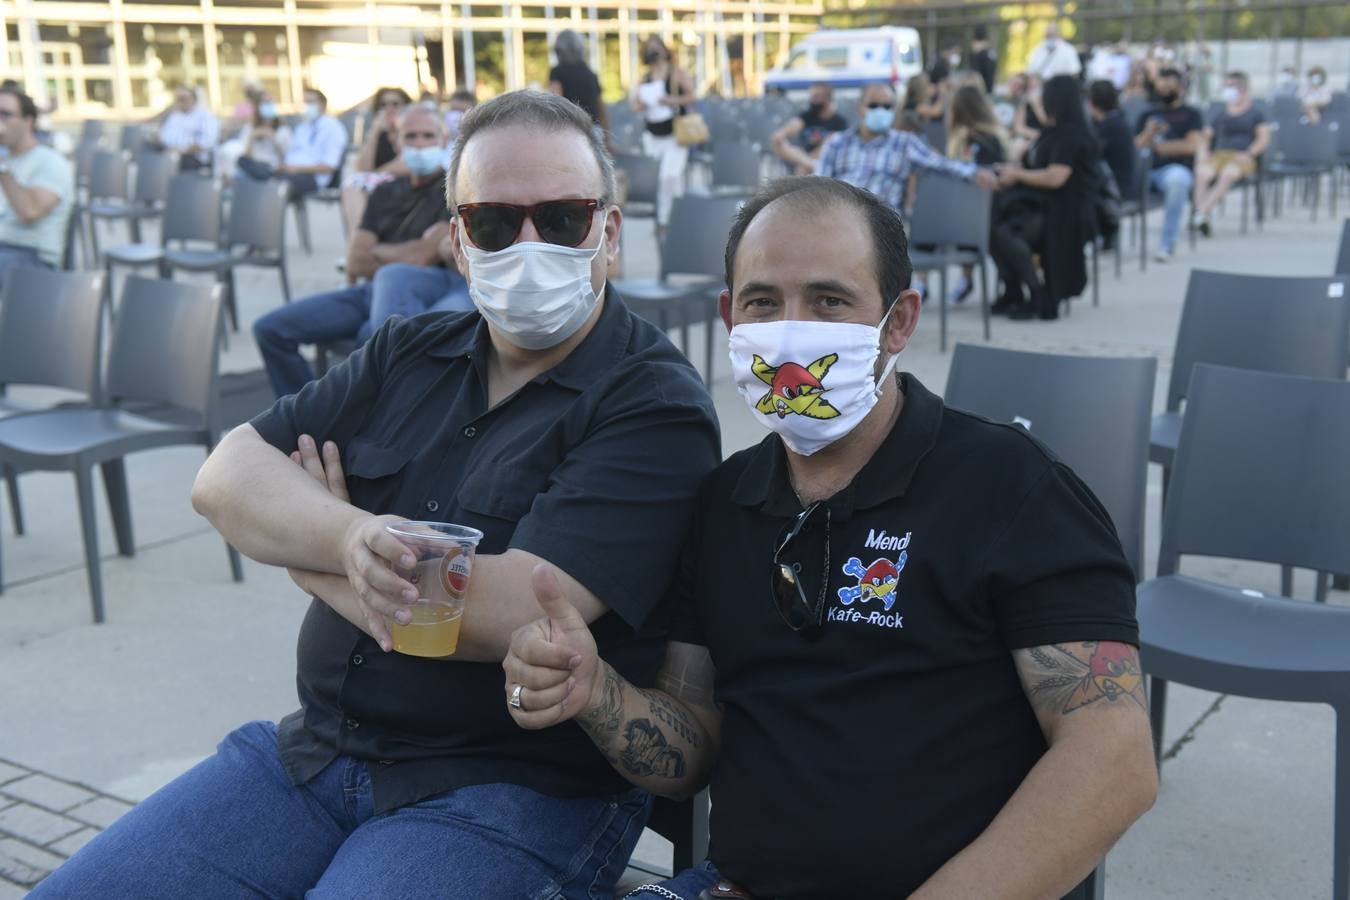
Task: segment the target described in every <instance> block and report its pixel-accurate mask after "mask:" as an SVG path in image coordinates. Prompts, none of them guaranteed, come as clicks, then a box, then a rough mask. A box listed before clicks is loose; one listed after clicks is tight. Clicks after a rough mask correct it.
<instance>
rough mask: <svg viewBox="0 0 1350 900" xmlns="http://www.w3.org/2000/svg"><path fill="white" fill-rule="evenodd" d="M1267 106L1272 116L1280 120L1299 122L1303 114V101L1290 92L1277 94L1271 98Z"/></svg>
mask: <svg viewBox="0 0 1350 900" xmlns="http://www.w3.org/2000/svg"><path fill="white" fill-rule="evenodd" d="M1267 107H1268V110H1269V112H1270V117H1271V118H1273V119H1275V120H1277V121H1280V122H1287V121H1295V122H1297V121H1298V119H1299V117H1300V116H1302V115H1303V101H1301V100H1299V99H1298V98H1297V97H1293V96H1290V95H1289V94H1276V95H1275V96H1274V97H1271V98H1270V100H1269V102H1268V104H1267Z"/></svg>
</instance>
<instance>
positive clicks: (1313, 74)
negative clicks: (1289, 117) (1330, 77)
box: [1299, 66, 1332, 124]
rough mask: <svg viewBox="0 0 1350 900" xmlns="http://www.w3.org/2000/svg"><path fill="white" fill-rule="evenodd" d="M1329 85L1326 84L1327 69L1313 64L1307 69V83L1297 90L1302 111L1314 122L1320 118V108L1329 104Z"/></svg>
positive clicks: (1330, 95)
mask: <svg viewBox="0 0 1350 900" xmlns="http://www.w3.org/2000/svg"><path fill="white" fill-rule="evenodd" d="M1331 98H1332V93H1331V85H1329V84H1327V70H1326V69H1324V68H1322V67H1321V66H1313V67H1312V68H1311V69H1309V70H1308V83H1307V84H1306V85H1304V86H1303V88H1302V89H1301V90H1300V91H1299V99H1300V100H1302V101H1303V111H1304V112H1305V113H1306V114H1307V116H1308V120H1309V121H1310V122H1313V123H1314V124H1315V123H1317V122H1320V121H1321V120H1322V110H1324V109H1326V107H1328V106H1330V105H1331Z"/></svg>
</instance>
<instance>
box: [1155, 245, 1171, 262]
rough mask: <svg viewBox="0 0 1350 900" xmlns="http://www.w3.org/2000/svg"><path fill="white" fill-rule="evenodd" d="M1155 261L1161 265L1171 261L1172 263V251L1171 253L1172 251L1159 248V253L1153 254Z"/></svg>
mask: <svg viewBox="0 0 1350 900" xmlns="http://www.w3.org/2000/svg"><path fill="white" fill-rule="evenodd" d="M1153 261H1154V262H1159V263H1165V262H1171V261H1172V251H1171V250H1165V249H1163V248H1161V247H1159V248H1158V252H1157V253H1155V254H1153Z"/></svg>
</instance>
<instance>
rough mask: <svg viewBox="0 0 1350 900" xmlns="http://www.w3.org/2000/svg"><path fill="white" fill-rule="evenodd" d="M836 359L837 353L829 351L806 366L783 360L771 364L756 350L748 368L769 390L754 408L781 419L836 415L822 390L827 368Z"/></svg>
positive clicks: (828, 368)
mask: <svg viewBox="0 0 1350 900" xmlns="http://www.w3.org/2000/svg"><path fill="white" fill-rule="evenodd" d="M838 361H839V354H838V353H830V354H827V355H825V356H822V357H821V358H820V359H818V360H816V361H815V362H813V363H809V364H807V365H805V366H803V365H800V364H798V363H795V362H785V363H783V364H782V365H780V366H777V367H774V366H771V365H769V364H768V363H767V362H765V361H764V357H762V356H760V355H759V354H758V353H756V354H755V358H754V361H753V362H752V363H751V366H750V368H751V371H753V372H754V373H755V377H756V378H758V379H759V380H760V381H762V382H764V383H765V384H767V385H768V386H769V392H768V393H767V394H765V395H764V396H763V397H761V398H760V399H759V402H758V403H756V404H755V409H757V410H759V411H760V412H762V413H764V415H766V416H772V415H777V416H778V418H780V419H784V418H787V417H788V416H789V415H797V416H806V417H807V418H810V419H833V418H834V417H836V416H838V415H839V410H837V409H835V408H834V407H833V406H831V405H830V402H829V401H828V400H826V399H825V392H826V391H828V390H829V388H827V387H825V385H824V383H823V382H824V380H825V376H826V375H827V374H829V371H830V367H831V366H833V365H834V364H835V363H836V362H838Z"/></svg>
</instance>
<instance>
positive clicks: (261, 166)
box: [235, 156, 333, 200]
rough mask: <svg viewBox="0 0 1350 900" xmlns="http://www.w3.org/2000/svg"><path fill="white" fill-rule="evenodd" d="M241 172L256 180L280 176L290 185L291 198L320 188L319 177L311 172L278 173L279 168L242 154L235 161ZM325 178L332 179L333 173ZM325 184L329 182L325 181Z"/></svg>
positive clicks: (266, 179) (267, 179)
mask: <svg viewBox="0 0 1350 900" xmlns="http://www.w3.org/2000/svg"><path fill="white" fill-rule="evenodd" d="M235 165H236V166H237V167H238V169H239V171H240V172H243V173H244V174H245V175H247V176H248V177H249V178H252V179H254V180H255V181H269V180H271V179H273V178H279V179H281V180H282V181H285V182H287V183H288V184H289V185H290V194H289V196H290V199H292V200H294V199H295V198H296V197H302V196H304V195H305V194H312V193H314V192H315V191H317V190H318V189H319V179H318V177H317V176H315V175H312V174H310V173H309V172H296V173H293V174H290V175H278V174H277V170H276V169H275V168H273V167H272V166H270V165H268V164H267V163H265V162H259V161H258V160H256V159H251V158H249V157H247V156H242V157H240V158H239V161H238V162H237V163H235ZM323 177H324V178H325V179H331V178H332V177H333V176H332V175H324V176H323ZM324 183H325V184H327V183H328V182H327V181H325V182H324Z"/></svg>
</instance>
